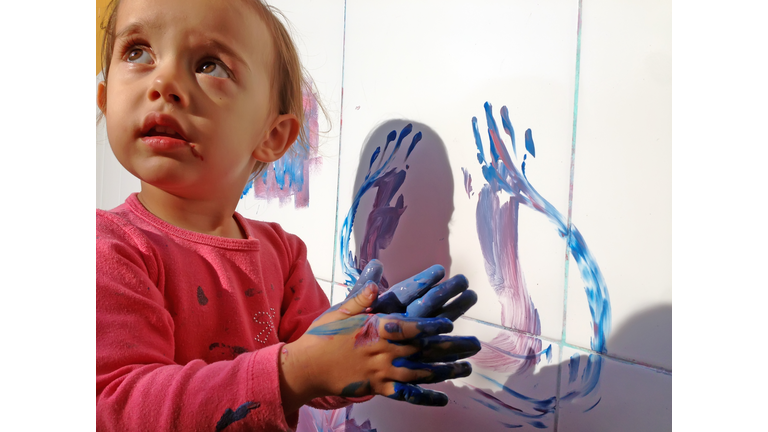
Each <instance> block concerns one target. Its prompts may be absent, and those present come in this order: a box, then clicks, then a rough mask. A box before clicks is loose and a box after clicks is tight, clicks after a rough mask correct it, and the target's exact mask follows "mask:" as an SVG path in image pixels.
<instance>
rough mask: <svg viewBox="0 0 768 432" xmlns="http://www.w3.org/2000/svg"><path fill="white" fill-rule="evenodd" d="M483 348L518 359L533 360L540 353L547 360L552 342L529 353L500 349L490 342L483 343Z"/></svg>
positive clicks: (549, 356) (550, 357) (550, 353)
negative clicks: (537, 350) (516, 352)
mask: <svg viewBox="0 0 768 432" xmlns="http://www.w3.org/2000/svg"><path fill="white" fill-rule="evenodd" d="M483 346H484V347H485V348H488V349H491V350H494V351H496V352H497V353H501V354H504V355H505V356H508V357H512V358H516V359H520V360H533V359H538V358H539V357H540V356H541V355H542V354H543V355H545V356H546V357H547V360H552V344H549V345H547V347H546V348H544V349H543V350H541V351H539V352H537V353H531V354H515V353H513V352H509V351H507V350H504V349H501V348H499V347H496V346H493V345H490V344H484V345H483Z"/></svg>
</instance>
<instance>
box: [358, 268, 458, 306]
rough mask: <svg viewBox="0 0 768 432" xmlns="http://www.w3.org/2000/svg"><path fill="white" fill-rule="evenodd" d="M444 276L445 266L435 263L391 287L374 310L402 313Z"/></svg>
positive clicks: (377, 302) (378, 301)
mask: <svg viewBox="0 0 768 432" xmlns="http://www.w3.org/2000/svg"><path fill="white" fill-rule="evenodd" d="M443 277H445V269H444V268H443V266H441V265H433V266H432V267H430V268H428V269H426V270H424V271H422V272H421V273H419V274H417V275H415V276H413V277H412V278H410V279H406V280H404V281H402V282H398V283H396V284H395V285H393V286H392V287H390V288H389V290H387V292H385V293H384V294H382V295H381V297H379V299H378V300H377V301H376V302H375V303H374V305H373V311H374V312H376V313H402V312H403V309H405V307H406V306H408V305H409V304H410V303H411V302H412V301H414V300H416V299H417V298H419V297H421V296H422V295H424V293H425V292H427V291H428V290H429V289H430V288H432V286H434V285H435V284H436V283H437V282H439V281H440V279H442V278H443Z"/></svg>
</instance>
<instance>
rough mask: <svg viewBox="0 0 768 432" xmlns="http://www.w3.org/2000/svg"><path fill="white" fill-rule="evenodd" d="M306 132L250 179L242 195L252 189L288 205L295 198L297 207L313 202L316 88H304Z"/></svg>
mask: <svg viewBox="0 0 768 432" xmlns="http://www.w3.org/2000/svg"><path fill="white" fill-rule="evenodd" d="M303 101H304V124H303V125H302V127H303V129H304V135H305V137H306V139H300V140H299V141H298V142H296V144H294V145H293V147H292V148H291V150H289V151H288V153H286V154H285V155H284V156H283V157H282V158H280V159H278V160H276V161H275V162H272V163H270V164H269V165H267V167H266V168H265V169H264V171H263V172H262V174H261V175H260V176H259V177H257V178H255V179H254V180H253V181H251V182H248V184H247V185H246V186H245V189H243V193H242V195H241V196H240V198H241V199H242V198H244V197H245V196H246V195H247V194H248V193H249V192H251V191H252V193H253V196H254V197H256V198H259V199H264V200H267V201H268V202H269V201H272V200H275V199H276V200H278V201H279V203H280V206H284V205H286V204H288V203H290V202H291V200H293V204H294V206H295V207H296V208H304V207H307V206H309V173H310V172H314V171H316V170H318V169H319V168H320V167H321V165H322V157H321V156H318V153H317V146H318V119H317V115H318V103H317V99H316V98H315V95H314V94H313V93H312V92H309V91H306V90H305V91H304V99H303Z"/></svg>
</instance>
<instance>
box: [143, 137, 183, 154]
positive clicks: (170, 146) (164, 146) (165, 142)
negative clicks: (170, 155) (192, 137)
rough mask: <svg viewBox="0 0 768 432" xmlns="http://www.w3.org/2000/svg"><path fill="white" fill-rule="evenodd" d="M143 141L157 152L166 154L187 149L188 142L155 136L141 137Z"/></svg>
mask: <svg viewBox="0 0 768 432" xmlns="http://www.w3.org/2000/svg"><path fill="white" fill-rule="evenodd" d="M141 141H143V142H144V144H146V145H147V146H149V148H151V149H152V150H155V151H160V152H165V151H171V150H176V149H179V148H183V147H187V146H188V145H189V143H188V142H186V141H184V140H183V139H179V138H173V137H169V136H162V135H155V136H144V137H141Z"/></svg>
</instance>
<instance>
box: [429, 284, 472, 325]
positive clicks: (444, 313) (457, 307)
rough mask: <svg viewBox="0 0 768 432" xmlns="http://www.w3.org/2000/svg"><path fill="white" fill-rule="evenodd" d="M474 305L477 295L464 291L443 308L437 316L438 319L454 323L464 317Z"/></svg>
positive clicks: (470, 291)
mask: <svg viewBox="0 0 768 432" xmlns="http://www.w3.org/2000/svg"><path fill="white" fill-rule="evenodd" d="M475 303H477V293H475V292H474V291H472V290H466V291H464V292H463V293H461V295H460V296H458V297H457V298H456V299H454V300H453V301H452V302H450V303H448V304H447V305H445V306H443V307H442V309H440V311H439V312H438V315H437V316H438V317H439V318H448V319H449V320H451V321H456V320H457V319H459V317H460V316H462V315H464V313H465V312H466V311H468V310H469V308H471V307H472V306H474V305H475Z"/></svg>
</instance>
